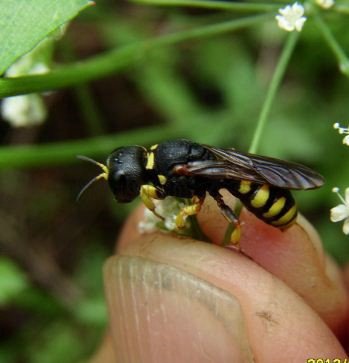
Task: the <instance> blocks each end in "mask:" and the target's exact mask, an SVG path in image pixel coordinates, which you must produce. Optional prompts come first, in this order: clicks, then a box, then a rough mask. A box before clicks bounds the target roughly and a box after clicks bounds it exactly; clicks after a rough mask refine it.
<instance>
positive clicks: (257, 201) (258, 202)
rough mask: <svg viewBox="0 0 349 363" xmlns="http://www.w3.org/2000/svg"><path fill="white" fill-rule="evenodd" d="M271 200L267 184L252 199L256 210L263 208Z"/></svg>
mask: <svg viewBox="0 0 349 363" xmlns="http://www.w3.org/2000/svg"><path fill="white" fill-rule="evenodd" d="M268 198H269V186H268V185H267V184H264V185H262V186H261V187H260V188H259V190H258V191H257V193H256V195H255V196H254V198H253V199H251V205H252V207H255V208H260V207H263V206H264V204H265V203H266V202H267V200H268Z"/></svg>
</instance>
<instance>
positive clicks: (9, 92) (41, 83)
mask: <svg viewBox="0 0 349 363" xmlns="http://www.w3.org/2000/svg"><path fill="white" fill-rule="evenodd" d="M271 17H272V14H263V15H255V16H249V17H245V18H240V19H234V20H230V21H226V22H223V23H219V24H213V25H205V26H201V27H198V28H195V29H190V30H185V31H182V32H177V33H174V34H167V35H164V36H161V37H158V38H155V39H149V40H146V41H141V42H135V43H132V44H129V45H126V46H123V47H121V48H118V49H113V50H111V51H109V52H106V53H104V54H102V55H98V56H96V57H94V58H92V59H89V60H87V61H81V62H76V63H74V64H71V65H68V66H64V67H61V68H60V69H57V70H55V71H52V72H50V73H47V74H43V75H33V76H25V77H17V78H3V79H0V98H2V97H9V96H15V95H20V94H25V93H32V92H44V91H49V90H54V89H58V88H63V87H69V86H72V85H76V84H80V83H84V82H87V81H91V80H93V79H99V78H101V77H104V76H107V75H109V74H112V73H116V72H118V71H121V70H123V69H125V68H126V67H127V66H129V65H130V64H131V63H133V62H135V61H137V60H139V59H141V58H142V57H144V55H146V53H147V52H148V51H151V50H153V49H156V48H158V47H159V46H168V45H172V44H176V43H179V42H183V41H185V40H190V39H198V38H203V37H210V36H214V35H218V34H222V33H226V32H229V31H233V30H238V29H242V28H245V27H249V26H252V25H256V24H259V23H261V22H264V21H266V20H267V19H270V18H271Z"/></svg>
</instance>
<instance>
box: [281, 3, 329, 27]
mask: <svg viewBox="0 0 349 363" xmlns="http://www.w3.org/2000/svg"><path fill="white" fill-rule="evenodd" d="M316 4H317V5H319V6H321V7H322V8H323V9H329V8H331V7H332V6H333V5H334V0H316ZM275 19H276V20H277V22H278V26H279V28H281V29H283V30H286V31H288V32H293V31H295V30H296V31H298V32H300V31H301V30H302V29H303V25H304V23H305V21H306V20H307V17H306V16H304V6H303V5H302V4H299V3H298V2H295V3H294V4H292V5H286V6H285V7H283V8H280V9H279V14H278V15H276V16H275Z"/></svg>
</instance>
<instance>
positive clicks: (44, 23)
mask: <svg viewBox="0 0 349 363" xmlns="http://www.w3.org/2000/svg"><path fill="white" fill-rule="evenodd" d="M92 4H93V2H92V1H89V0H64V1H62V0H16V1H14V0H2V2H1V12H0V29H1V32H0V44H1V50H0V75H1V74H2V73H3V72H4V71H6V69H7V68H8V67H9V66H10V65H11V64H12V63H14V62H15V61H16V60H17V59H18V58H19V57H20V56H22V55H23V54H25V53H27V52H29V51H30V50H31V49H33V48H34V47H35V46H36V45H37V44H38V43H39V42H40V41H41V40H43V39H44V38H45V37H46V36H47V35H48V34H50V33H52V32H53V31H54V30H56V29H57V28H58V27H60V26H61V25H63V24H64V23H66V22H67V21H69V20H70V19H72V18H74V17H75V16H76V15H77V14H78V13H79V12H80V11H81V10H82V9H84V8H85V7H87V6H88V5H92Z"/></svg>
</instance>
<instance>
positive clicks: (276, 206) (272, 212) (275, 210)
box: [263, 197, 286, 218]
mask: <svg viewBox="0 0 349 363" xmlns="http://www.w3.org/2000/svg"><path fill="white" fill-rule="evenodd" d="M285 203H286V198H285V197H281V198H279V199H277V201H276V202H274V203H273V204H272V206H271V207H270V208H269V210H268V212H265V213H263V217H265V218H270V217H274V216H276V215H277V214H279V213H280V212H281V210H282V208H283V207H284V205H285Z"/></svg>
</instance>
